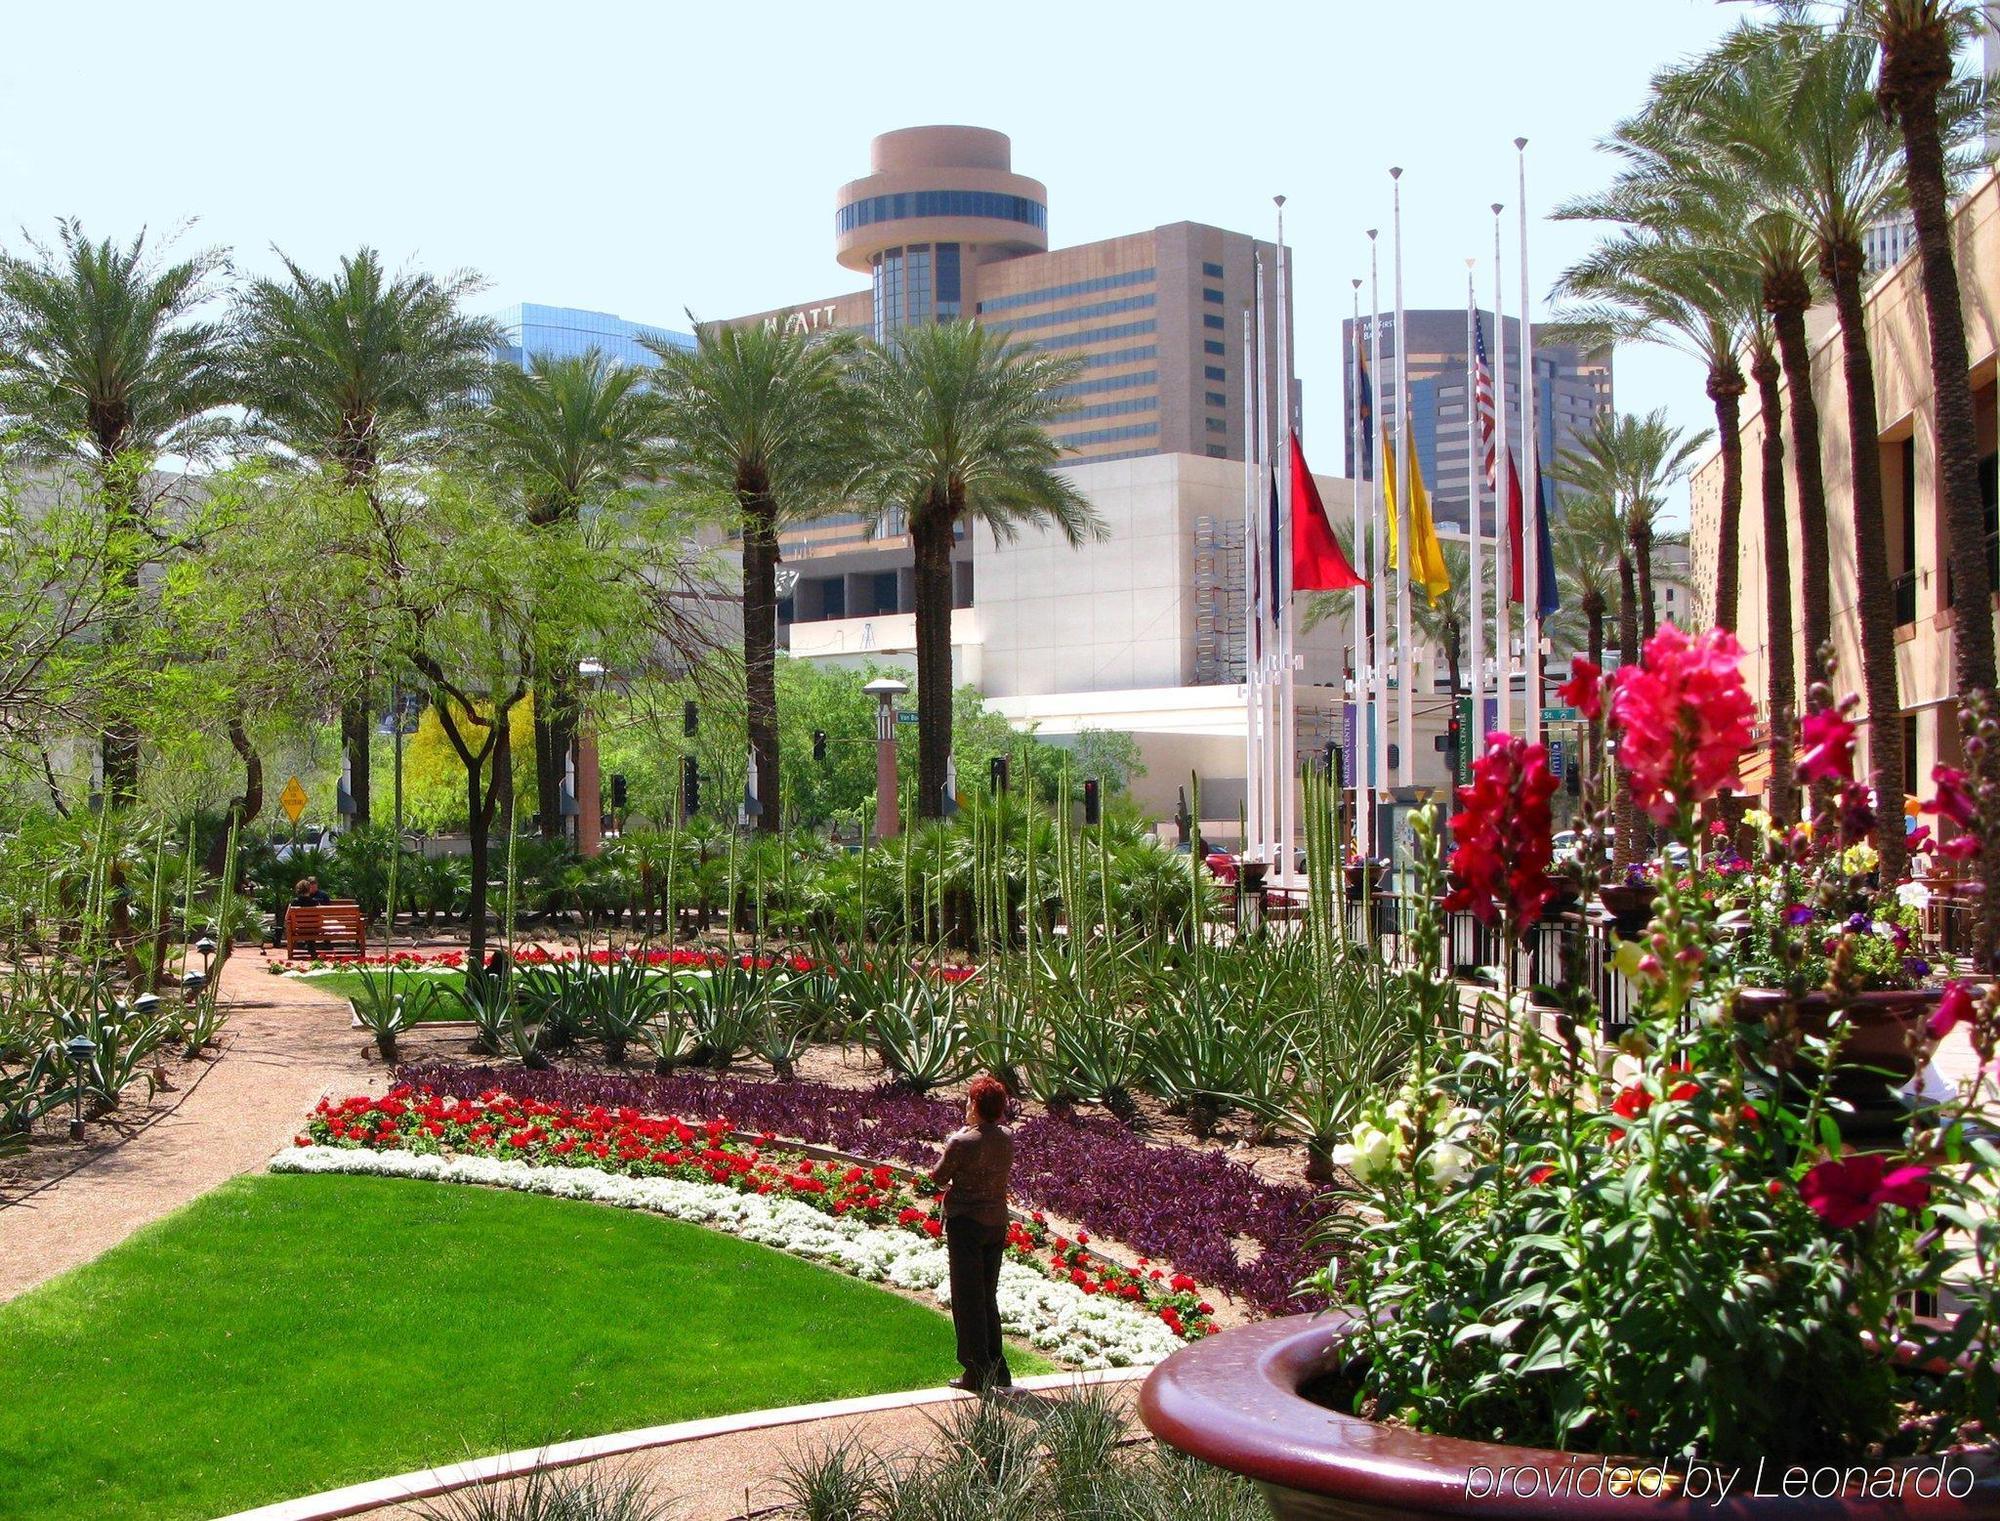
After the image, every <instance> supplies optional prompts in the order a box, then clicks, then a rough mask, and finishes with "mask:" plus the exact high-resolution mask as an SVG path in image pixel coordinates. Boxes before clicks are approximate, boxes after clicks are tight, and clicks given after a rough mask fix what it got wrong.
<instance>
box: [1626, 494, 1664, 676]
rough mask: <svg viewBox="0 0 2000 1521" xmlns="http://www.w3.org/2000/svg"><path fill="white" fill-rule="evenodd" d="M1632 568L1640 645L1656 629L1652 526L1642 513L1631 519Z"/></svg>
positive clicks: (1651, 635)
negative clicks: (1637, 605)
mask: <svg viewBox="0 0 2000 1521" xmlns="http://www.w3.org/2000/svg"><path fill="white" fill-rule="evenodd" d="M1632 569H1633V571H1634V573H1635V574H1636V576H1637V579H1638V583H1639V584H1638V595H1639V638H1640V647H1641V648H1644V643H1645V641H1646V640H1648V639H1651V638H1652V637H1653V635H1654V634H1655V633H1656V632H1657V631H1658V630H1657V629H1656V628H1655V627H1654V619H1655V614H1654V611H1653V528H1652V525H1651V524H1650V523H1648V522H1647V521H1646V519H1645V517H1644V515H1643V514H1640V513H1635V514H1634V515H1633V519H1632Z"/></svg>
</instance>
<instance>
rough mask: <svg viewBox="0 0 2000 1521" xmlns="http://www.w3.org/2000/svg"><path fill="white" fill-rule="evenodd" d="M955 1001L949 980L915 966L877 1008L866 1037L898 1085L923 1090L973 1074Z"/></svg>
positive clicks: (918, 1091) (941, 1085)
mask: <svg viewBox="0 0 2000 1521" xmlns="http://www.w3.org/2000/svg"><path fill="white" fill-rule="evenodd" d="M956 1005H957V996H956V994H955V992H954V991H953V990H952V989H951V988H950V987H949V986H947V985H945V984H942V983H940V982H939V981H938V980H937V979H935V978H934V977H931V976H928V975H926V974H924V973H923V972H915V973H912V974H910V975H909V976H906V977H905V978H904V979H903V982H902V986H901V987H900V988H899V989H898V990H897V994H896V996H895V997H894V998H893V999H890V1000H888V1001H887V1002H885V1003H883V1004H881V1005H880V1006H878V1007H877V1008H876V1010H875V1012H874V1015H873V1017H872V1018H871V1019H870V1021H869V1029H868V1033H869V1039H870V1041H871V1042H872V1043H873V1044H874V1047H875V1050H876V1053H877V1054H878V1055H879V1056H880V1057H881V1058H882V1064H883V1065H884V1066H885V1067H887V1068H888V1069H889V1071H890V1073H891V1074H892V1075H893V1076H894V1078H895V1080H896V1085H897V1086H898V1087H900V1088H906V1089H909V1090H910V1091H911V1092H913V1093H928V1092H929V1091H930V1090H931V1089H933V1088H942V1087H944V1086H945V1085H946V1084H947V1083H956V1082H960V1081H963V1080H964V1079H965V1078H968V1077H970V1076H971V1075H972V1073H973V1070H974V1057H973V1053H972V1050H971V1048H970V1046H969V1045H968V1043H967V1041H966V1038H965V1029H964V1027H963V1026H962V1025H961V1024H960V1023H959V1022H958V1010H957V1007H956Z"/></svg>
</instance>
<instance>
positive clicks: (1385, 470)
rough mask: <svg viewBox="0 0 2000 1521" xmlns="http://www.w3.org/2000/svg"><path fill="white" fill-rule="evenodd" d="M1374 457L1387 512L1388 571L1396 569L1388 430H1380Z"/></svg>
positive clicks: (1393, 466) (1393, 451) (1393, 478)
mask: <svg viewBox="0 0 2000 1521" xmlns="http://www.w3.org/2000/svg"><path fill="white" fill-rule="evenodd" d="M1375 457H1376V458H1377V459H1379V460H1381V461H1382V485H1383V487H1384V494H1383V497H1382V504H1383V506H1384V507H1386V508H1387V509H1388V510H1387V512H1386V514H1385V516H1386V517H1387V518H1388V520H1389V569H1391V570H1394V569H1396V501H1397V498H1396V444H1395V442H1394V441H1393V440H1392V439H1391V438H1390V437H1389V430H1388V429H1387V428H1384V429H1383V430H1382V446H1381V448H1379V449H1377V450H1376V451H1375Z"/></svg>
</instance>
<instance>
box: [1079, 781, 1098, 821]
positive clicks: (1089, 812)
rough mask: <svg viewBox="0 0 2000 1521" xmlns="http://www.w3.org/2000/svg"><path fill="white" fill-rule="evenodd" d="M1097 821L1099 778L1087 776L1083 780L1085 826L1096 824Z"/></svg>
mask: <svg viewBox="0 0 2000 1521" xmlns="http://www.w3.org/2000/svg"><path fill="white" fill-rule="evenodd" d="M1097 819H1098V801H1097V778H1096V777H1094V776H1086V777H1085V778H1084V779H1083V822H1084V823H1085V824H1095V823H1096V822H1097Z"/></svg>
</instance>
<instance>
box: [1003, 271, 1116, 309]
mask: <svg viewBox="0 0 2000 1521" xmlns="http://www.w3.org/2000/svg"><path fill="white" fill-rule="evenodd" d="M1154 274H1155V271H1153V270H1151V269H1128V270H1126V271H1125V272H1124V273H1122V274H1116V275H1099V276H1098V277H1097V278H1096V279H1094V280H1072V281H1070V282H1069V283H1068V284H1067V285H1044V286H1042V287H1040V288H1039V289H1037V290H1022V291H1015V292H1014V293H1013V294H1012V295H1009V296H994V297H993V298H992V299H991V300H987V301H982V302H980V303H979V310H980V311H981V312H1010V311H1012V310H1014V308H1015V307H1017V306H1040V305H1041V304H1042V303H1043V302H1045V301H1060V300H1062V299H1063V298H1064V297H1065V296H1087V295H1089V294H1090V293H1091V292H1092V291H1100V290H1120V289H1122V288H1123V287H1125V286H1127V285H1151V284H1152V283H1153V278H1154Z"/></svg>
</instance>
